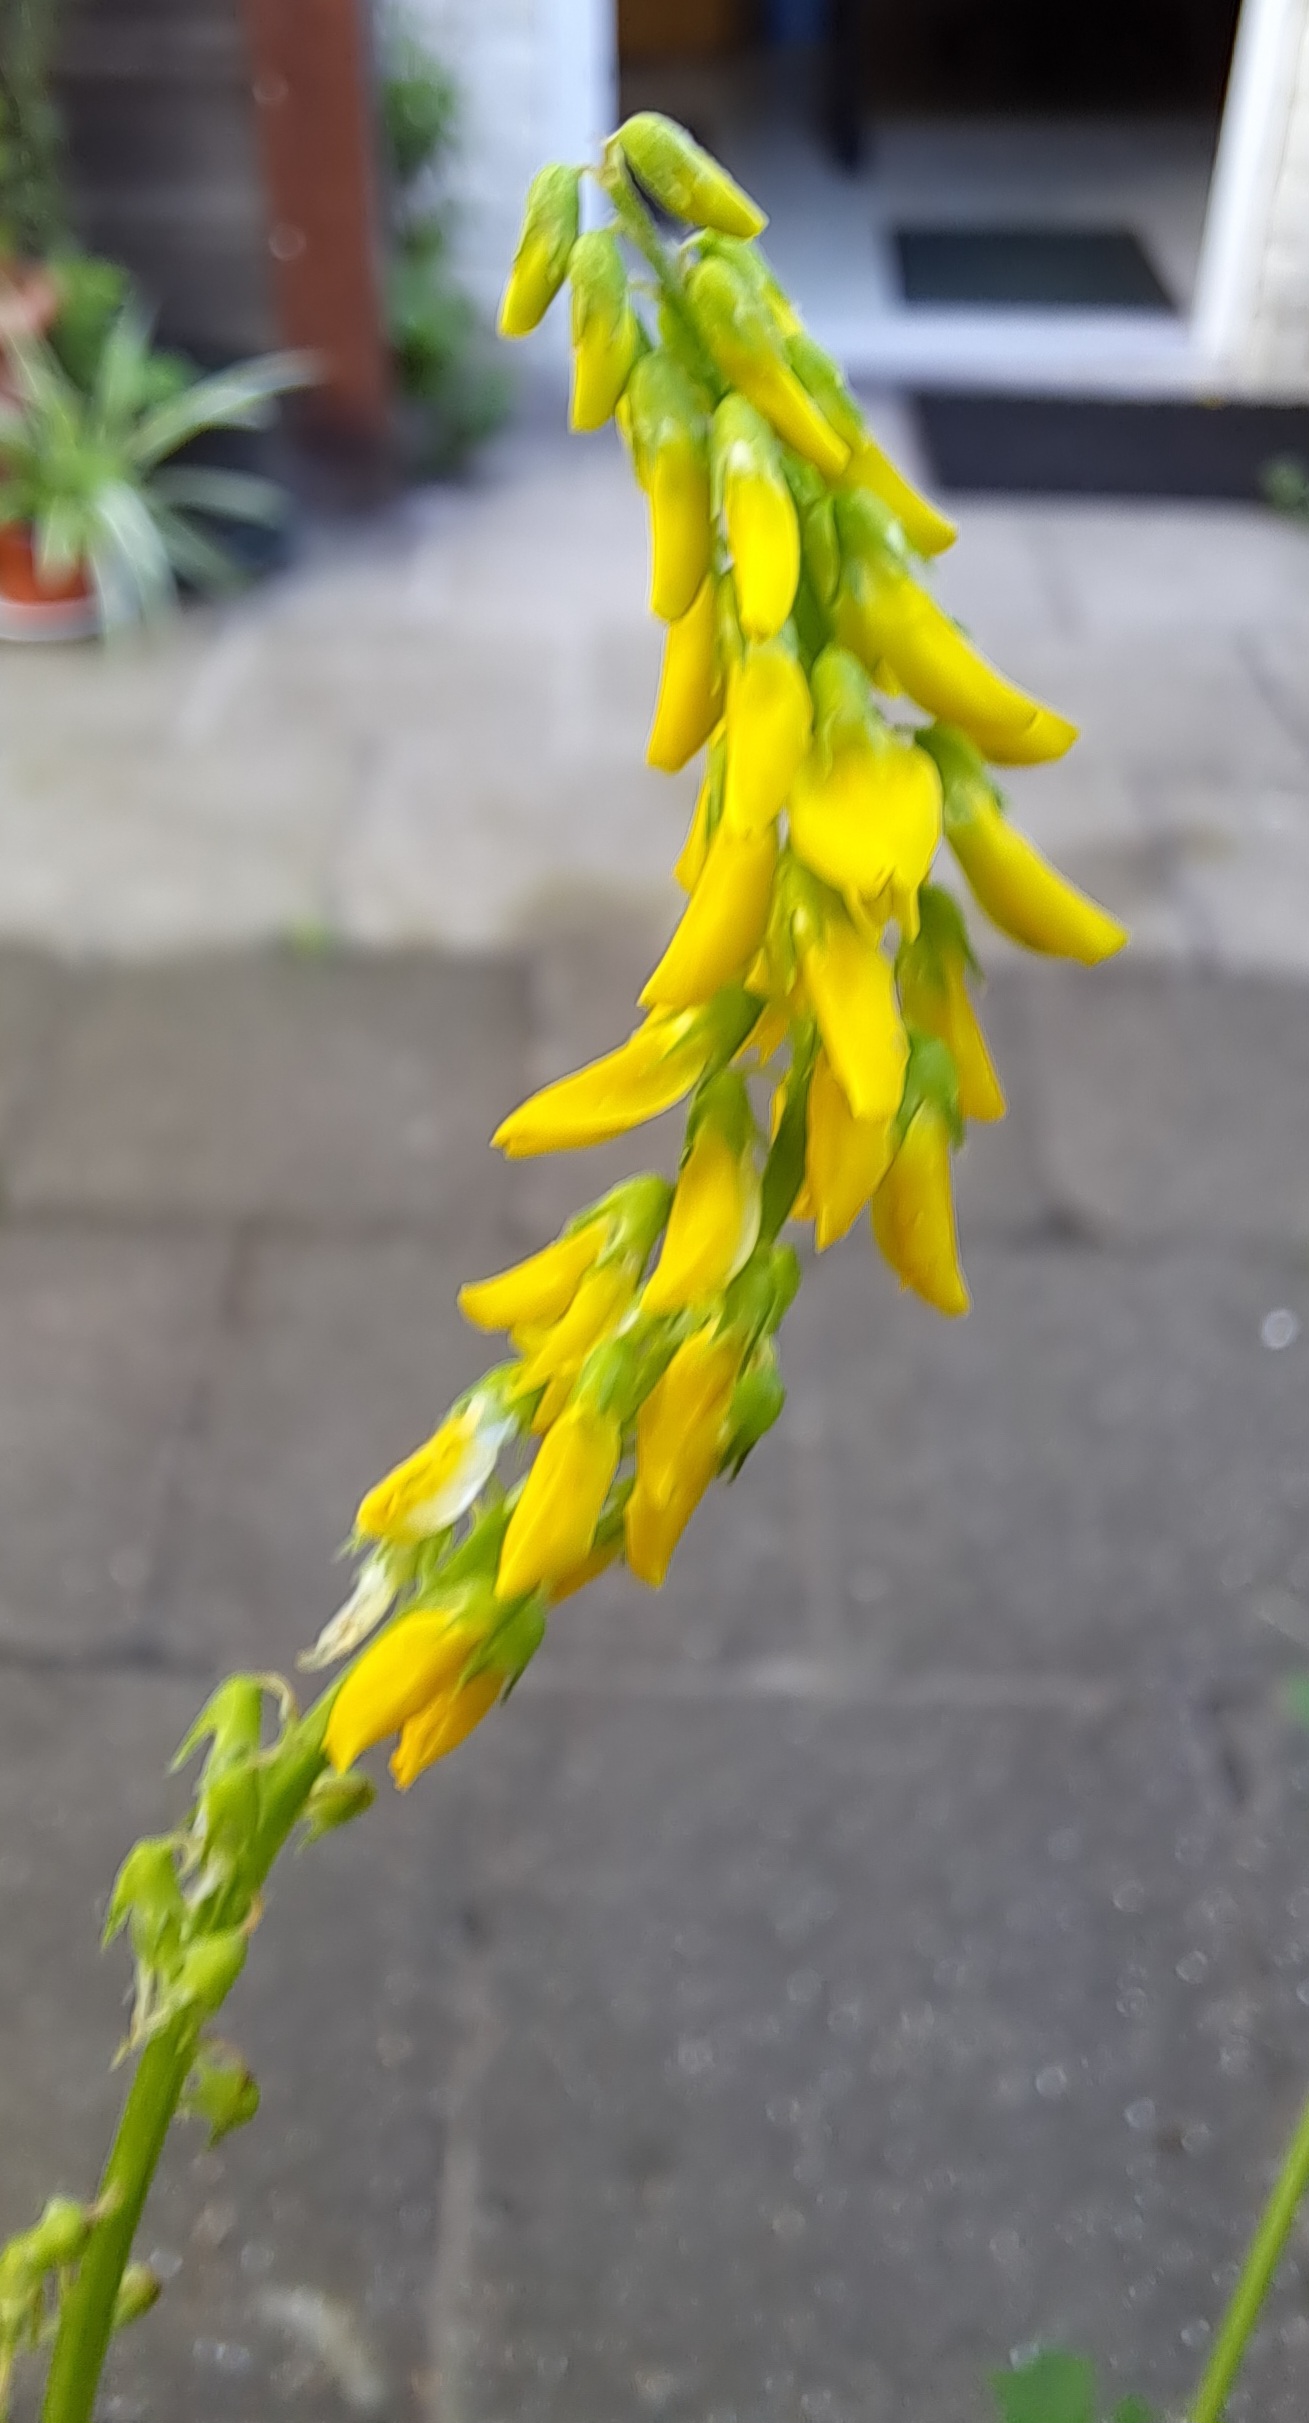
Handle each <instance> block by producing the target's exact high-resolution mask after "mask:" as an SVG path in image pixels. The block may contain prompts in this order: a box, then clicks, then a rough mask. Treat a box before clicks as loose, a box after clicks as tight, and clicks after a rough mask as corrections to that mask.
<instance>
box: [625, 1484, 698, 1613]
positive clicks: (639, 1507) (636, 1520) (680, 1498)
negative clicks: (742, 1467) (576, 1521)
mask: <svg viewBox="0 0 1309 2423" xmlns="http://www.w3.org/2000/svg"><path fill="white" fill-rule="evenodd" d="M713 1477H714V1476H713V1473H712V1472H711V1471H706V1470H704V1469H703V1468H702V1469H700V1470H698V1471H697V1472H695V1473H693V1474H688V1475H687V1476H686V1478H685V1479H684V1480H683V1482H682V1485H681V1486H680V1488H678V1489H676V1490H674V1492H673V1495H672V1496H671V1497H670V1498H667V1499H665V1501H664V1502H663V1504H657V1503H656V1501H655V1499H654V1498H652V1497H651V1495H650V1492H649V1490H648V1489H643V1488H642V1487H641V1484H640V1482H639V1481H638V1482H637V1485H636V1487H635V1489H634V1490H633V1491H632V1494H631V1496H630V1498H629V1499H628V1501H627V1510H626V1512H625V1514H624V1516H623V1542H624V1549H625V1552H626V1558H627V1565H628V1569H629V1571H630V1572H632V1573H634V1574H635V1575H636V1578H637V1580H638V1582H645V1583H646V1584H647V1585H648V1586H649V1588H650V1589H651V1590H658V1589H659V1588H660V1586H661V1584H662V1582H663V1581H664V1578H665V1576H666V1574H667V1572H668V1568H669V1566H670V1564H671V1563H672V1560H673V1550H674V1549H675V1548H676V1546H677V1543H678V1541H679V1540H680V1538H681V1536H682V1533H683V1532H684V1531H685V1529H686V1526H687V1524H688V1523H689V1522H690V1520H691V1517H692V1515H693V1514H694V1513H695V1510H696V1507H697V1506H698V1505H699V1503H700V1500H701V1498H702V1497H703V1496H704V1494H705V1491H706V1490H707V1488H708V1487H709V1484H710V1482H711V1481H712V1479H713Z"/></svg>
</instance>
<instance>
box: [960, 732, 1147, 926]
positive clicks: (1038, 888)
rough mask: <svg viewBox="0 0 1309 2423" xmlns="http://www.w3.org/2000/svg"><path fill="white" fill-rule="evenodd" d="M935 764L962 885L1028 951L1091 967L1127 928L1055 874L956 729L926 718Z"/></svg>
mask: <svg viewBox="0 0 1309 2423" xmlns="http://www.w3.org/2000/svg"><path fill="white" fill-rule="evenodd" d="M917 738H918V745H919V747H920V748H922V749H924V750H926V752H927V754H928V755H929V756H930V757H931V758H932V760H933V763H934V764H935V765H936V766H937V767H938V768H939V770H940V773H941V777H942V781H943V784H944V790H945V832H946V839H947V840H948V842H949V844H950V847H951V849H952V850H953V852H954V855H955V857H956V858H957V859H958V861H959V864H960V866H961V867H962V868H963V871H964V874H965V875H966V876H967V878H968V883H969V888H970V889H971V891H972V892H973V894H974V895H975V897H976V898H977V900H978V901H979V902H980V903H981V906H982V907H983V908H984V909H985V911H986V913H987V916H988V917H989V918H990V919H991V921H992V923H993V924H994V925H998V926H999V928H1000V931H1001V933H1002V934H1008V935H1010V936H1011V937H1012V939H1013V940H1014V941H1015V942H1021V943H1022V944H1024V945H1025V947H1026V948H1027V949H1028V950H1029V951H1043V952H1046V953H1048V954H1050V955H1051V956H1053V957H1055V958H1059V959H1078V960H1080V961H1081V962H1082V964H1083V966H1086V967H1093V966H1094V965H1095V964H1096V963H1097V962H1098V961H1099V960H1101V959H1109V958H1112V956H1113V954H1114V952H1115V951H1120V950H1121V949H1122V947H1123V944H1124V943H1125V942H1126V940H1127V928H1126V926H1124V925H1120V923H1119V921H1118V919H1117V918H1116V917H1111V916H1110V914H1109V912H1108V910H1107V909H1102V908H1101V907H1100V906H1099V903H1098V902H1097V901H1094V900H1091V899H1088V897H1087V895H1086V893H1085V892H1079V891H1078V889H1077V887H1076V885H1075V884H1071V883H1069V882H1067V880H1066V879H1065V877H1064V876H1062V875H1060V874H1058V873H1057V872H1056V870H1055V869H1054V868H1053V867H1052V866H1051V865H1050V862H1049V860H1048V859H1046V858H1044V857H1043V856H1042V854H1041V852H1040V851H1039V850H1038V849H1037V847H1036V844H1035V842H1031V841H1029V840H1028V839H1027V837H1026V835H1025V834H1023V833H1020V832H1019V831H1018V829H1017V827H1016V826H1014V825H1012V824H1010V822H1009V819H1008V817H1007V816H1006V815H1005V813H1004V809H1003V806H1002V804H1001V801H1000V795H999V793H998V792H997V790H996V788H995V785H994V784H993V783H992V781H991V779H990V777H989V775H988V774H987V771H986V768H985V766H984V765H983V763H982V759H981V757H980V755H979V753H978V751H977V750H976V749H975V748H974V747H973V745H972V743H971V742H970V741H969V740H967V739H966V738H965V737H964V735H963V733H961V732H955V731H952V730H951V729H950V728H949V726H948V725H941V724H934V725H933V726H932V727H931V729H930V731H926V732H921V733H919V734H918V736H917Z"/></svg>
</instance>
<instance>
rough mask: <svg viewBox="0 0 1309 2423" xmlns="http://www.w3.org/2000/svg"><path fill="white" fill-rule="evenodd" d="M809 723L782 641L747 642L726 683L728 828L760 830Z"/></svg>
mask: <svg viewBox="0 0 1309 2423" xmlns="http://www.w3.org/2000/svg"><path fill="white" fill-rule="evenodd" d="M812 729H813V702H812V700H811V698H810V696H809V684H808V682H807V681H806V680H805V677H804V674H803V672H802V671H801V668H800V665H799V662H798V660H797V658H796V657H795V656H794V655H793V654H792V652H791V650H790V649H789V648H788V647H787V646H786V645H785V643H784V641H782V640H780V639H773V640H765V641H763V642H762V643H761V644H759V645H757V646H754V647H750V648H747V649H746V650H745V653H744V655H743V656H742V657H741V658H740V661H739V662H738V663H737V664H735V665H733V667H732V670H731V674H730V675H729V678H728V684H727V766H726V772H725V775H724V780H723V823H724V825H725V826H726V827H727V829H728V830H729V831H730V832H733V833H741V834H749V833H762V832H763V831H765V830H766V828H767V827H768V826H769V825H770V824H771V823H772V822H773V820H774V818H775V817H776V816H777V815H778V814H779V812H780V810H781V808H782V805H783V802H784V801H785V799H786V795H787V792H788V791H789V790H790V788H791V784H792V782H793V780H794V778H795V774H796V770H797V768H798V767H799V765H800V764H801V761H802V760H803V757H804V754H805V751H806V749H807V748H808V746H809V736H810V733H811V731H812Z"/></svg>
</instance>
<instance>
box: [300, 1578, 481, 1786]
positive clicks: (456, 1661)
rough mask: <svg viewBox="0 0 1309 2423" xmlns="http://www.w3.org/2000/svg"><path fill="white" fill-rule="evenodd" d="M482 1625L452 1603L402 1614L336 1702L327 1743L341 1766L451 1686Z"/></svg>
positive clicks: (368, 1652) (369, 1651)
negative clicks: (475, 1622)
mask: <svg viewBox="0 0 1309 2423" xmlns="http://www.w3.org/2000/svg"><path fill="white" fill-rule="evenodd" d="M479 1637H480V1635H479V1628H478V1626H477V1625H476V1624H474V1623H470V1621H469V1619H468V1617H467V1615H466V1614H465V1613H464V1612H463V1611H462V1610H458V1609H453V1608H450V1607H419V1608H415V1610H414V1612H413V1613H412V1614H411V1615H406V1616H402V1617H401V1619H400V1621H399V1622H398V1623H395V1624H393V1625H392V1626H391V1629H390V1631H389V1632H384V1633H383V1634H382V1636H381V1638H380V1640H377V1641H375V1642H374V1644H373V1646H372V1648H371V1649H366V1650H365V1651H364V1654H363V1656H362V1657H361V1658H360V1660H359V1662H358V1664H357V1665H355V1666H352V1667H351V1669H350V1671H349V1673H348V1674H347V1675H346V1677H345V1680H344V1682H343V1683H342V1685H341V1688H340V1690H339V1691H338V1693H337V1695H336V1698H335V1699H334V1700H333V1702H332V1709H331V1714H330V1715H329V1717H328V1720H327V1732H326V1735H325V1738H324V1747H325V1749H326V1751H327V1755H328V1758H329V1759H330V1760H331V1763H332V1765H333V1766H334V1767H335V1768H336V1769H337V1770H338V1772H339V1771H340V1770H341V1769H342V1768H343V1767H350V1766H353V1764H354V1762H355V1760H356V1759H357V1758H358V1757H359V1755H360V1753H361V1752H362V1751H364V1750H368V1749H371V1748H372V1745H373V1743H374V1742H380V1741H385V1740H386V1738H387V1735H388V1734H391V1733H398V1732H399V1730H400V1728H401V1726H402V1725H404V1724H406V1723H407V1722H408V1720H409V1718H410V1717H411V1716H415V1715H417V1713H418V1711H419V1709H420V1708H425V1707H427V1706H428V1704H429V1702H431V1701H432V1700H434V1699H435V1698H437V1697H438V1696H439V1695H440V1694H441V1693H442V1692H443V1691H445V1690H447V1689H449V1688H451V1687H452V1686H453V1685H454V1683H455V1682H456V1681H457V1679H458V1677H459V1675H460V1673H461V1672H462V1670H463V1668H464V1667H465V1665H466V1664H467V1663H468V1660H469V1658H470V1656H471V1655H472V1654H473V1651H474V1649H475V1647H476V1645H477V1641H478V1638H479Z"/></svg>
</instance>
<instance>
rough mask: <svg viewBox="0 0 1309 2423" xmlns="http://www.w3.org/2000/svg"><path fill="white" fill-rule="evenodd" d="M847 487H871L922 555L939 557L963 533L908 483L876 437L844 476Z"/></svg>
mask: <svg viewBox="0 0 1309 2423" xmlns="http://www.w3.org/2000/svg"><path fill="white" fill-rule="evenodd" d="M841 485H842V487H843V488H868V489H870V490H871V491H872V494H873V495H874V496H880V498H881V500H882V503H883V504H884V505H889V506H890V508H891V511H892V513H893V514H894V515H895V518H896V520H897V521H898V522H899V524H900V527H901V529H902V530H903V532H904V534H905V537H906V538H907V539H908V541H909V544H910V546H911V547H912V548H913V549H914V550H915V552H916V553H917V554H919V555H939V554H940V553H941V552H942V550H943V549H944V548H946V547H950V546H953V544H954V541H955V540H956V538H957V537H958V535H959V533H958V530H957V529H956V527H955V524H954V523H953V522H952V521H949V520H947V518H946V516H945V514H944V513H942V512H940V511H939V510H938V508H937V507H936V506H935V505H934V504H933V503H932V502H931V499H930V498H929V497H925V496H923V495H922V494H921V492H920V491H919V490H918V489H917V488H915V487H914V486H913V485H912V483H911V482H910V481H909V480H907V479H906V478H905V476H904V473H903V472H902V471H901V470H900V469H899V467H898V465H897V464H895V463H893V462H892V460H891V457H890V455H889V454H884V453H883V451H882V449H881V447H880V446H879V445H878V443H877V441H876V439H875V438H872V437H865V439H864V442H863V444H862V445H861V446H857V447H856V448H855V450H854V452H853V454H852V455H851V457H850V460H849V462H848V463H847V464H846V467H845V470H844V472H843V473H842V475H841Z"/></svg>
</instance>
